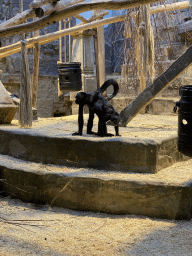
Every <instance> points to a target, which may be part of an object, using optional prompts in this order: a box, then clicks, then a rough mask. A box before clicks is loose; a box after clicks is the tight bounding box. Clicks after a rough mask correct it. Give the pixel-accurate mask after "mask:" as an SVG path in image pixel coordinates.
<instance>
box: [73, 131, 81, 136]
mask: <svg viewBox="0 0 192 256" xmlns="http://www.w3.org/2000/svg"><path fill="white" fill-rule="evenodd" d="M78 135H79V136H82V133H79V132H74V133H72V136H78Z"/></svg>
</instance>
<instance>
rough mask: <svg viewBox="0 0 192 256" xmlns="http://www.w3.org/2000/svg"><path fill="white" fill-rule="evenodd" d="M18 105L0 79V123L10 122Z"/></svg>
mask: <svg viewBox="0 0 192 256" xmlns="http://www.w3.org/2000/svg"><path fill="white" fill-rule="evenodd" d="M17 109H18V107H17V106H16V105H15V104H14V103H13V101H12V99H11V97H10V96H9V93H8V92H7V90H6V89H5V87H4V86H3V84H2V82H1V81H0V124H4V123H11V121H12V120H13V118H14V115H15V113H16V111H17Z"/></svg>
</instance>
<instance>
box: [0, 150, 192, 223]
mask: <svg viewBox="0 0 192 256" xmlns="http://www.w3.org/2000/svg"><path fill="white" fill-rule="evenodd" d="M0 193H1V194H3V195H5V196H7V195H10V196H11V197H12V198H18V199H20V200H22V201H24V202H30V203H36V204H48V205H51V206H57V207H64V208H70V209H73V210H81V211H95V212H104V213H111V214H134V215H145V216H149V217H156V218H165V219H186V220H188V219H190V218H191V213H192V206H191V200H192V160H188V161H185V162H180V163H177V164H174V165H173V166H172V167H169V168H166V169H163V170H161V171H159V172H158V173H156V174H138V173H137V174H135V173H120V172H109V171H104V170H102V171H98V170H93V169H88V168H69V167H66V166H57V165H45V164H40V163H33V162H28V161H24V160H20V159H16V158H13V157H10V156H6V155H0Z"/></svg>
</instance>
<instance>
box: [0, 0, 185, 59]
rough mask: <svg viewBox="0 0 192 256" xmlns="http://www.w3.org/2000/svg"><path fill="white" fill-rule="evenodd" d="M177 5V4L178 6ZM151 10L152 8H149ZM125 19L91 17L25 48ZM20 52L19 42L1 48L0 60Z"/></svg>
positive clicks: (31, 41) (122, 16)
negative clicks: (87, 22)
mask: <svg viewBox="0 0 192 256" xmlns="http://www.w3.org/2000/svg"><path fill="white" fill-rule="evenodd" d="M179 3H182V4H183V5H182V8H184V7H186V6H188V5H189V1H184V2H179ZM179 3H177V4H179ZM184 3H185V4H184ZM165 6H166V5H165ZM174 6H175V5H174ZM159 7H161V6H159ZM163 7H164V6H163ZM177 7H178V6H177ZM151 8H153V7H151ZM151 8H150V10H151ZM157 8H158V6H157ZM161 10H163V9H162V8H161ZM172 10H173V9H172ZM150 13H153V11H152V12H151V11H150ZM101 17H102V13H101ZM125 17H126V15H119V16H115V17H111V18H106V19H104V20H102V21H94V22H91V21H92V20H95V19H97V18H100V17H99V16H96V17H94V16H92V17H90V18H89V19H87V20H88V21H90V23H89V24H85V25H78V26H75V27H73V28H71V29H70V30H69V29H66V30H64V31H63V30H62V31H61V34H58V33H57V32H55V33H50V34H47V35H45V36H41V37H37V38H35V39H27V42H28V44H27V46H26V47H27V48H31V47H33V45H34V44H35V43H37V42H39V43H40V45H42V44H45V43H49V42H52V41H54V40H57V39H58V38H59V37H60V36H65V35H68V34H73V33H76V32H79V31H83V30H86V29H90V28H95V27H98V26H100V25H105V24H111V23H115V22H120V21H123V20H124V19H125ZM185 23H187V22H185ZM0 28H1V25H0ZM20 51H21V45H20V42H18V43H15V44H12V45H9V46H5V47H2V48H0V58H4V57H6V56H9V55H11V54H14V53H17V52H20Z"/></svg>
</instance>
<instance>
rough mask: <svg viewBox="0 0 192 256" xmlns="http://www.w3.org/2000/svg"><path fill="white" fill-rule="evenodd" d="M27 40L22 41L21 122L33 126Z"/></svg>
mask: <svg viewBox="0 0 192 256" xmlns="http://www.w3.org/2000/svg"><path fill="white" fill-rule="evenodd" d="M26 44H27V42H26V41H21V81H20V112H19V123H20V125H21V127H23V128H29V127H31V126H32V97H31V91H32V90H31V79H30V72H29V64H28V58H27V49H26Z"/></svg>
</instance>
